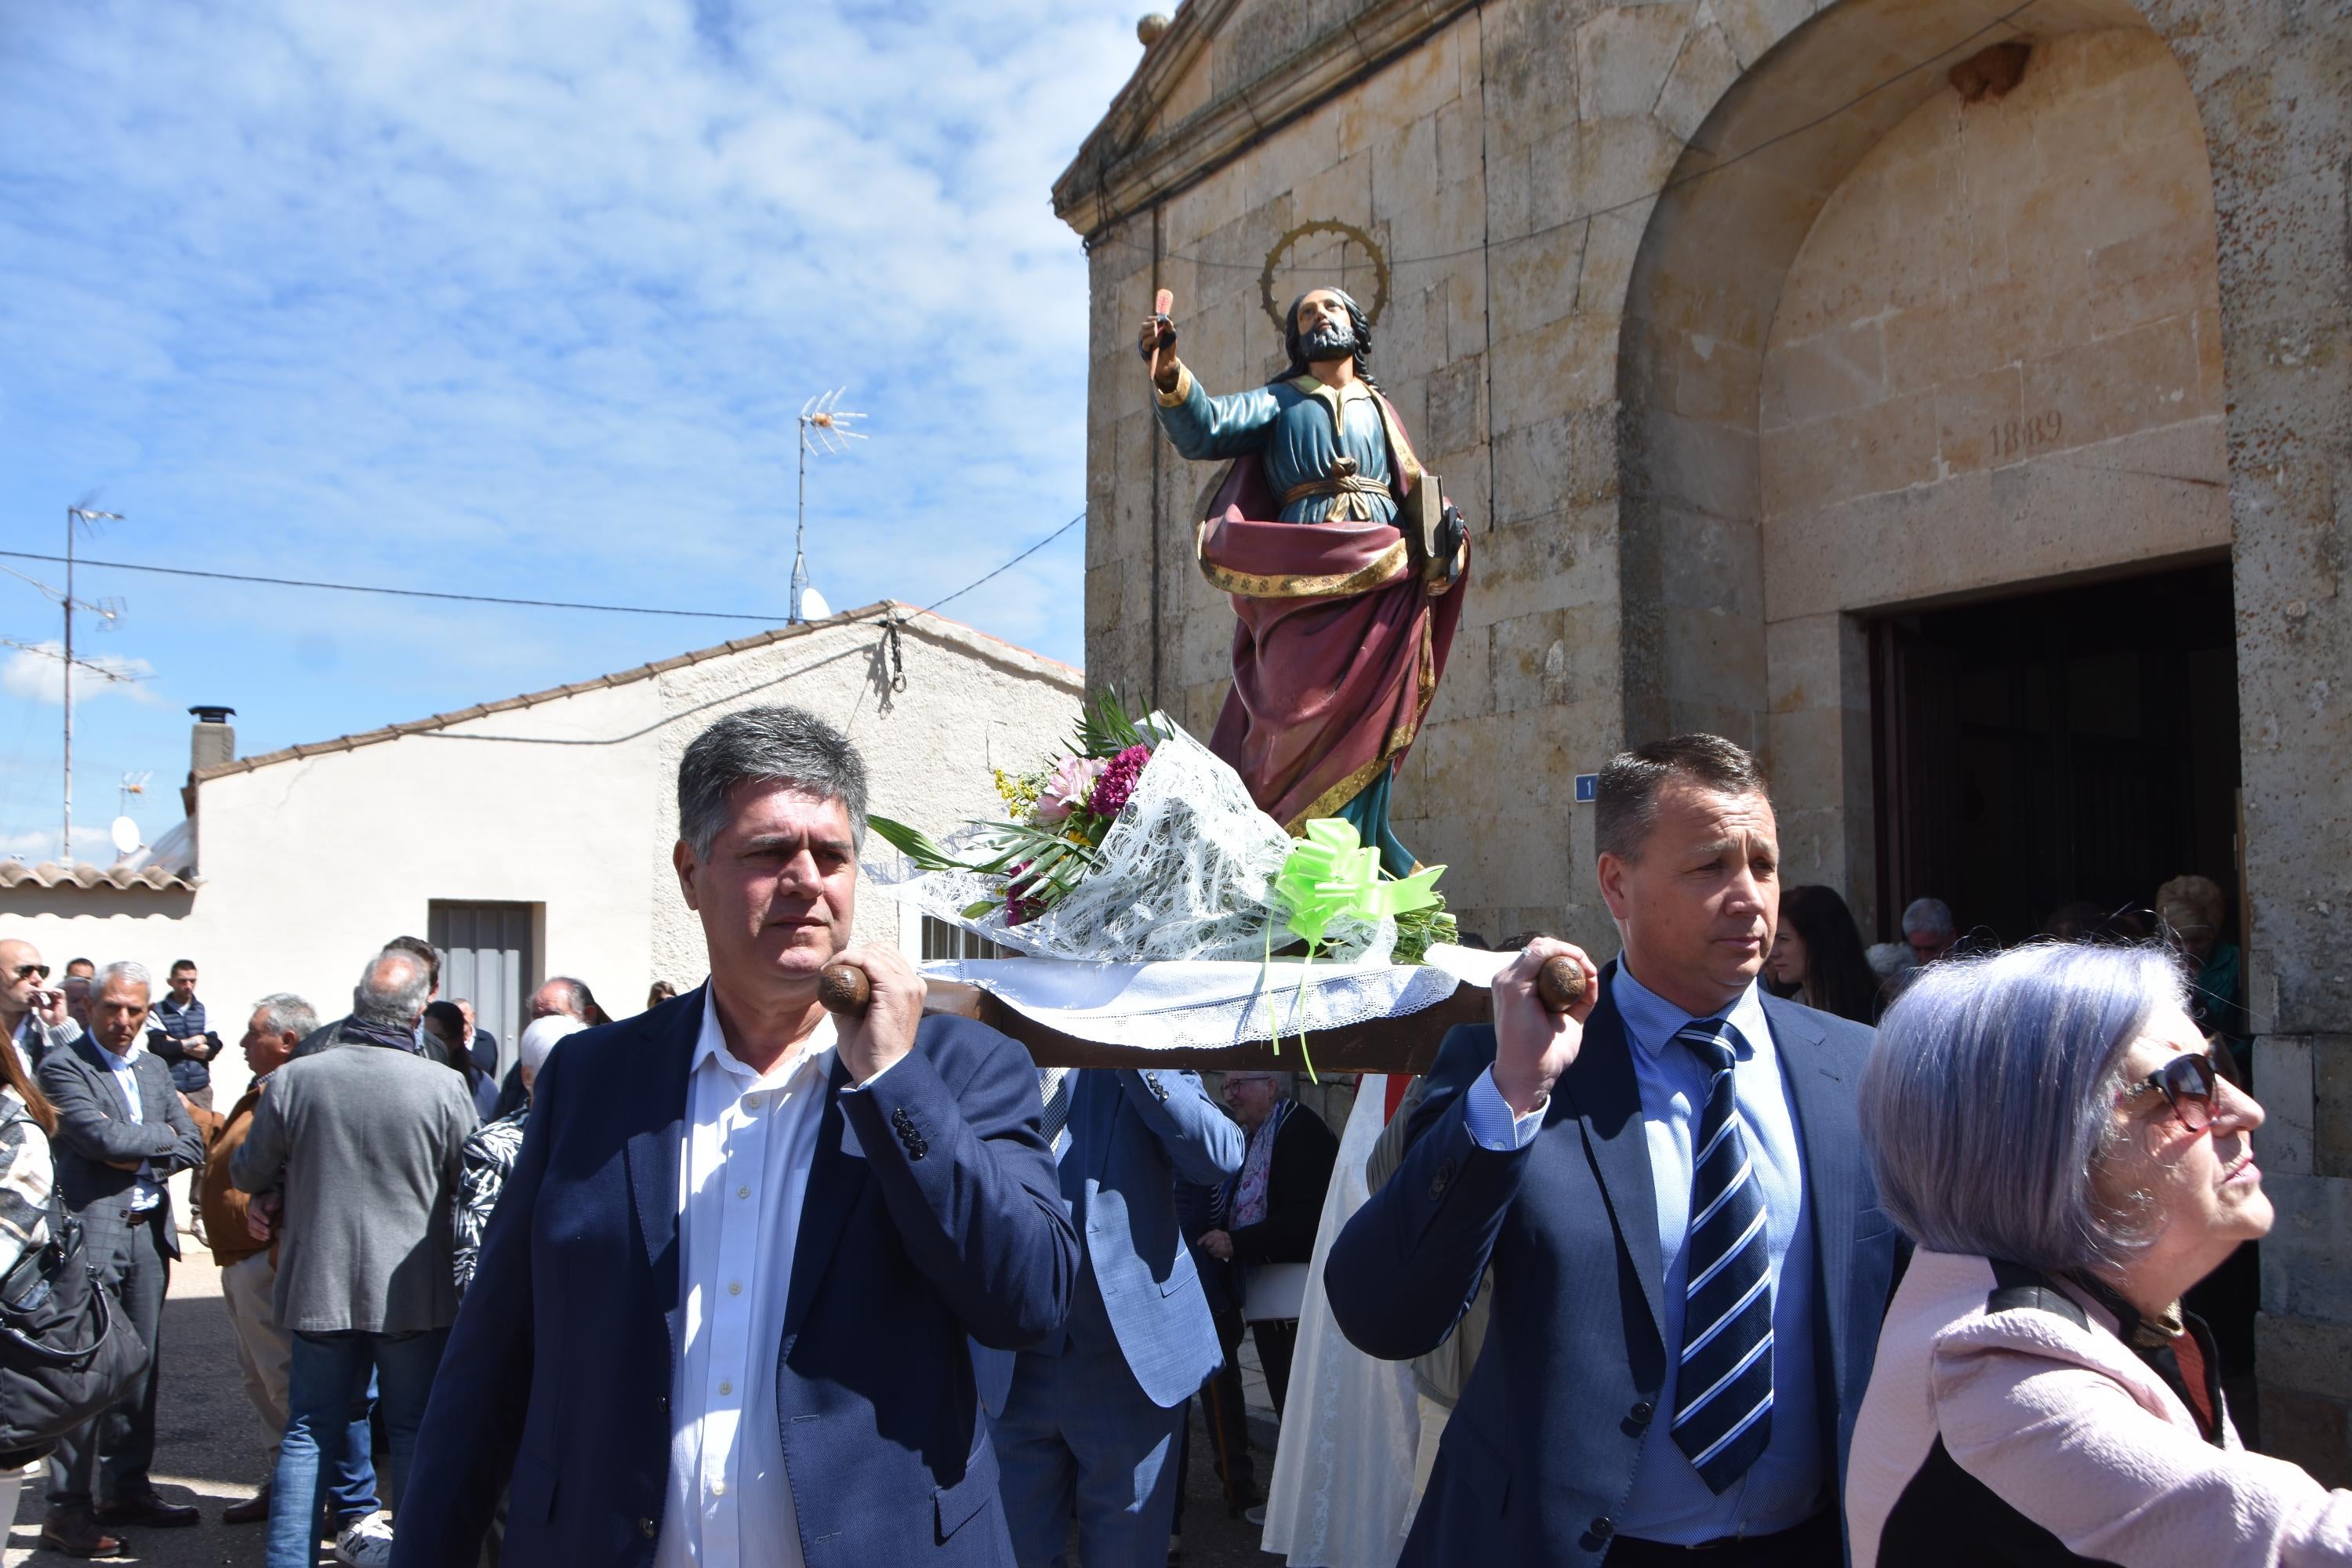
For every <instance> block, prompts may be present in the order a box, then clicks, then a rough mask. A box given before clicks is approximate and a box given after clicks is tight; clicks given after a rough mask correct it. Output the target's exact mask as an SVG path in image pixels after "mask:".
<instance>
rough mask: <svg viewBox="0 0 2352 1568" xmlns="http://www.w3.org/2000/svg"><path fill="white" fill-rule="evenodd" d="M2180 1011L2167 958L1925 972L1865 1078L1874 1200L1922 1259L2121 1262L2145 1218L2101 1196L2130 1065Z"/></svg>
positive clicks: (2082, 948) (2044, 958)
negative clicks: (1933, 1254)
mask: <svg viewBox="0 0 2352 1568" xmlns="http://www.w3.org/2000/svg"><path fill="white" fill-rule="evenodd" d="M2185 1000H2186V998H2185V995H2184V993H2183V992H2182V989H2181V984H2180V974H2179V970H2178V969H2177V968H2176V967H2175V966H2174V964H2173V962H2172V959H2171V956H2170V955H2169V954H2168V953H2166V952H2163V951H2162V950H2160V949H2156V948H2147V947H2135V948H2124V947H2113V946H2098V945H2094V944H2091V943H2078V942H2039V943H2035V944H2034V945H2032V946H2030V947H2021V948H2016V949H2012V950H2011V951H2010V952H2002V953H1995V954H1990V955H1988V956H1986V957H1981V958H1960V959H1954V960H1950V961H1948V962H1946V963H1936V964H1930V965H1928V966H1927V968H1926V969H1923V970H1921V971H1920V972H1919V975H1918V978H1917V979H1916V980H1915V981H1913V982H1912V984H1911V987H1910V989H1908V990H1907V991H1906V992H1904V993H1903V995H1902V996H1901V998H1900V999H1898V1000H1897V1001H1896V1002H1895V1005H1893V1006H1892V1007H1890V1008H1888V1009H1887V1012H1886V1016H1885V1019H1884V1020H1883V1021H1882V1022H1881V1023H1880V1024H1879V1026H1878V1039H1877V1043H1876V1045H1875V1046H1874V1047H1873V1049H1872V1051H1871V1054H1870V1061H1869V1064H1868V1065H1867V1066H1866V1067H1865V1068H1864V1069H1863V1074H1862V1091H1861V1112H1862V1142H1863V1148H1864V1152H1865V1153H1866V1154H1867V1155H1868V1156H1869V1159H1870V1166H1871V1171H1872V1173H1874V1175H1875V1176H1876V1178H1877V1181H1878V1201H1879V1203H1880V1204H1881V1205H1883V1206H1884V1207H1885V1210H1886V1212H1887V1214H1888V1215H1891V1216H1892V1217H1893V1218H1894V1220H1895V1224H1897V1225H1899V1226H1902V1227H1903V1229H1904V1230H1905V1231H1906V1233H1908V1234H1909V1236H1910V1237H1911V1238H1912V1239H1913V1240H1914V1241H1916V1242H1917V1243H1918V1244H1919V1245H1920V1246H1922V1247H1929V1248H1932V1249H1933V1250H1935V1251H1937V1252H1957V1253H1974V1254H1979V1255H1981V1256H1984V1257H1987V1258H2004V1259H2007V1260H2008V1261H2010V1262H2012V1263H2020V1264H2023V1265H2024V1266H2025V1267H2027V1268H2038V1269H2040V1270H2042V1272H2044V1273H2047V1274H2066V1273H2073V1272H2079V1271H2081V1270H2083V1269H2086V1268H2094V1267H2097V1266H2101V1265H2105V1266H2108V1267H2114V1266H2116V1265H2119V1264H2121V1263H2123V1262H2124V1261H2126V1259H2128V1258H2130V1257H2131V1256H2132V1255H2133V1254H2134V1253H2135V1252H2137V1250H2139V1248H2140V1247H2143V1246H2144V1245H2145V1243H2146V1237H2143V1236H2141V1235H2140V1234H2139V1229H2138V1225H2137V1221H2138V1220H2139V1218H2140V1216H2139V1215H2132V1214H2118V1213H2116V1212H2115V1211H2114V1210H2113V1209H2112V1208H2110V1207H2107V1206H2105V1205H2102V1204H2101V1203H2100V1202H2099V1200H2098V1198H2097V1197H2096V1196H2095V1194H2094V1191H2093V1187H2092V1181H2093V1177H2094V1174H2095V1172H2096V1170H2097V1168H2098V1166H2099V1164H2100V1163H2101V1162H2102V1161H2104V1160H2105V1158H2106V1157H2107V1156H2108V1155H2109V1153H2110V1152H2112V1151H2113V1150H2114V1148H2115V1146H2116V1143H2117V1142H2118V1141H2119V1140H2120V1139H2121V1137H2122V1136H2123V1124H2122V1123H2120V1122H2119V1121H2117V1119H2116V1114H2115V1102H2116V1094H2117V1093H2118V1092H2119V1091H2120V1090H2121V1089H2122V1088H2123V1071H2124V1059H2125V1058H2126V1055H2128V1053H2129V1052H2130V1049H2131V1046H2132V1042H2133V1041H2134V1040H2137V1038H2138V1037H2140V1036H2141V1035H2142V1034H2144V1033H2145V1032H2146V1030H2147V1024H2148V1020H2149V1017H2150V1016H2151V1015H2153V1014H2154V1013H2155V1012H2156V1011H2157V1009H2158V1008H2159V1007H2162V1006H2164V1005H2168V1004H2169V1005H2174V1006H2179V1005H2183V1003H2184V1002H2185Z"/></svg>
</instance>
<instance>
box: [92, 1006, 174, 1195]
mask: <svg viewBox="0 0 2352 1568" xmlns="http://www.w3.org/2000/svg"><path fill="white" fill-rule="evenodd" d="M89 1043H90V1044H91V1045H92V1046H94V1047H97V1049H98V1059H99V1060H100V1061H102V1062H104V1063H105V1064H106V1070H107V1072H108V1073H109V1075H110V1076H111V1077H112V1078H113V1079H114V1087H115V1089H117V1090H119V1091H120V1092H121V1095H122V1103H123V1104H124V1105H126V1106H128V1107H130V1110H131V1121H135V1122H138V1123H139V1124H140V1125H141V1126H142V1127H143V1126H145V1125H146V1123H147V1109H146V1107H145V1106H143V1105H142V1104H141V1103H140V1096H139V1075H138V1074H137V1073H135V1072H132V1071H131V1057H118V1056H116V1055H115V1054H114V1053H113V1052H112V1051H110V1050H108V1049H107V1048H106V1047H104V1046H100V1045H99V1043H98V1041H97V1040H96V1039H92V1040H91V1041H90V1042H89ZM143 1049H145V1047H142V1046H136V1045H134V1046H132V1047H131V1055H132V1056H136V1055H137V1054H138V1053H139V1052H140V1051H142V1050H143ZM162 1202H163V1188H162V1187H161V1186H159V1185H158V1184H156V1181H155V1166H154V1164H153V1163H152V1162H151V1161H147V1160H142V1161H141V1162H139V1179H138V1180H137V1181H135V1182H133V1183H131V1213H132V1214H145V1213H146V1212H147V1211H148V1210H149V1209H152V1208H153V1207H154V1206H155V1205H157V1204H160V1203H162Z"/></svg>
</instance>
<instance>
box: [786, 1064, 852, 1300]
mask: <svg viewBox="0 0 2352 1568" xmlns="http://www.w3.org/2000/svg"><path fill="white" fill-rule="evenodd" d="M848 1082H849V1068H847V1067H846V1066H845V1065H844V1063H843V1062H842V1059H841V1056H840V1053H838V1052H835V1055H834V1058H833V1072H832V1074H831V1076H830V1077H829V1078H828V1079H827V1080H826V1082H825V1086H824V1121H821V1122H820V1123H818V1126H817V1133H816V1152H815V1154H814V1156H812V1157H811V1159H810V1161H809V1178H808V1187H807V1190H806V1192H805V1193H804V1194H803V1196H802V1198H801V1228H800V1234H799V1237H798V1238H797V1239H796V1240H795V1241H794V1242H793V1277H792V1280H791V1283H790V1284H789V1285H788V1286H787V1288H786V1290H785V1295H784V1342H786V1343H787V1344H789V1343H790V1342H792V1337H793V1335H794V1334H796V1333H798V1332H800V1328H801V1323H802V1321H803V1320H804V1319H806V1318H807V1316H808V1310H809V1305H810V1303H811V1302H813V1301H814V1300H815V1299H816V1286H817V1281H818V1280H819V1279H823V1278H824V1270H825V1266H826V1265H827V1264H828V1263H830V1262H831V1261H832V1260H833V1253H834V1249H835V1247H838V1246H839V1245H840V1244H841V1237H842V1232H843V1231H844V1230H845V1228H846V1227H847V1226H848V1224H849V1214H850V1211H851V1210H852V1209H854V1208H856V1206H857V1200H858V1199H859V1198H860V1197H861V1196H863V1195H864V1194H865V1192H866V1182H867V1181H868V1180H869V1179H870V1178H869V1177H868V1176H867V1174H866V1160H862V1159H859V1158H857V1157H856V1156H855V1155H852V1154H846V1153H844V1152H842V1148H841V1139H842V1130H843V1128H844V1126H845V1119H844V1117H843V1115H842V1110H841V1091H842V1089H843V1088H844V1087H845V1085H847V1083H848ZM871 1157H872V1156H871V1155H870V1154H869V1155H868V1156H867V1158H868V1159H870V1158H871Z"/></svg>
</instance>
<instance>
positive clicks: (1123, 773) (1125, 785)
mask: <svg viewBox="0 0 2352 1568" xmlns="http://www.w3.org/2000/svg"><path fill="white" fill-rule="evenodd" d="M1150 760H1151V748H1150V747H1149V746H1146V745H1142V744H1140V743H1139V744H1136V745H1132V746H1129V748H1128V749H1127V750H1125V751H1123V752H1120V753H1119V754H1118V755H1117V756H1115V757H1113V758H1112V759H1111V760H1110V762H1109V763H1108V765H1107V766H1105V767H1104V769H1103V771H1102V777H1100V778H1099V779H1097V780H1096V781H1095V790H1094V794H1093V795H1092V796H1091V797H1089V798H1088V800H1087V810H1088V811H1091V812H1093V813H1094V814H1095V815H1096V816H1118V814H1119V813H1120V812H1121V811H1122V810H1124V809H1125V808H1126V806H1127V803H1128V800H1129V797H1130V796H1132V795H1134V794H1135V781H1136V780H1138V779H1139V778H1141V777H1142V776H1143V764H1144V763H1148V762H1150Z"/></svg>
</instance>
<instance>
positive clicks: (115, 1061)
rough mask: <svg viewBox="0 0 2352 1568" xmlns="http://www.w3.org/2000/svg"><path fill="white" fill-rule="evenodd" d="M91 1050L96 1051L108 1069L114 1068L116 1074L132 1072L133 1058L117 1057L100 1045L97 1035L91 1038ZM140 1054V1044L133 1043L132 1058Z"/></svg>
mask: <svg viewBox="0 0 2352 1568" xmlns="http://www.w3.org/2000/svg"><path fill="white" fill-rule="evenodd" d="M89 1048H90V1049H92V1050H94V1051H96V1052H97V1053H98V1055H99V1059H100V1060H101V1061H103V1062H105V1063H106V1065H107V1066H108V1067H110V1068H113V1069H114V1070H115V1071H116V1072H129V1071H130V1070H131V1057H129V1056H122V1057H118V1056H116V1055H115V1054H114V1053H113V1052H112V1051H110V1050H108V1049H107V1048H106V1047H104V1046H102V1045H100V1044H99V1040H98V1037H97V1036H96V1035H92V1036H90V1037H89ZM138 1054H139V1046H138V1043H137V1042H136V1041H133V1042H132V1043H131V1056H136V1055H138Z"/></svg>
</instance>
